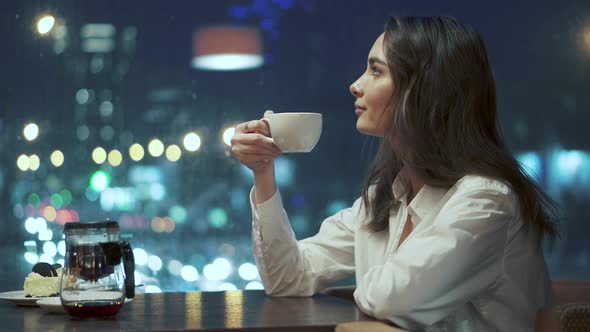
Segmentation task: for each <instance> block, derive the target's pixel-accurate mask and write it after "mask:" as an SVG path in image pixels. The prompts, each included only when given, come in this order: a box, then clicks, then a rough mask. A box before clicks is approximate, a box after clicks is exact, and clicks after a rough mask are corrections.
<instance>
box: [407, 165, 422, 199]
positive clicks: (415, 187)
mask: <svg viewBox="0 0 590 332" xmlns="http://www.w3.org/2000/svg"><path fill="white" fill-rule="evenodd" d="M406 175H407V176H408V180H409V182H410V188H409V191H408V197H407V198H408V200H407V204H410V203H411V202H412V200H413V199H414V197H416V195H417V194H418V192H419V191H420V189H422V187H424V181H422V180H421V179H420V178H419V177H418V175H417V174H416V171H415V169H413V168H411V167H408V166H406Z"/></svg>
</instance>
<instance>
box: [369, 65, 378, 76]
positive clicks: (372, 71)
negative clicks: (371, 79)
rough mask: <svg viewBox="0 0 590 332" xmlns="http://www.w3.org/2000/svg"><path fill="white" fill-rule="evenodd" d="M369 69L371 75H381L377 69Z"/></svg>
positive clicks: (372, 67)
mask: <svg viewBox="0 0 590 332" xmlns="http://www.w3.org/2000/svg"><path fill="white" fill-rule="evenodd" d="M369 68H370V69H371V75H379V74H381V71H380V70H379V68H377V67H375V66H371V67H369Z"/></svg>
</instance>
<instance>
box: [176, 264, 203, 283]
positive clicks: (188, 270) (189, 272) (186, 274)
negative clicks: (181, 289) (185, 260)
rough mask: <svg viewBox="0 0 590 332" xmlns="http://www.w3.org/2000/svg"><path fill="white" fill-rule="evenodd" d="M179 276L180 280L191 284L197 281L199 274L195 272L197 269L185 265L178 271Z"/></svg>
mask: <svg viewBox="0 0 590 332" xmlns="http://www.w3.org/2000/svg"><path fill="white" fill-rule="evenodd" d="M180 276H181V277H182V279H184V280H186V281H188V282H193V281H196V280H197V279H199V272H198V271H197V268H195V267H194V266H192V265H185V266H183V267H182V269H181V270H180Z"/></svg>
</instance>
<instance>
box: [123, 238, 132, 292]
mask: <svg viewBox="0 0 590 332" xmlns="http://www.w3.org/2000/svg"><path fill="white" fill-rule="evenodd" d="M121 250H122V251H123V268H124V269H125V297H126V298H128V299H131V298H133V297H135V257H134V256H133V250H132V249H131V245H130V244H129V242H127V241H121Z"/></svg>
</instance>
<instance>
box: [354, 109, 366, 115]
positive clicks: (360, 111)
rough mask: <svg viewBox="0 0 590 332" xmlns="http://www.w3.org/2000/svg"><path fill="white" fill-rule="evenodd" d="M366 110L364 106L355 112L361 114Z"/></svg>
mask: <svg viewBox="0 0 590 332" xmlns="http://www.w3.org/2000/svg"><path fill="white" fill-rule="evenodd" d="M364 111H365V110H364V109H362V108H357V109H355V110H354V112H355V113H356V115H361V114H362V113H363V112H364Z"/></svg>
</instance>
